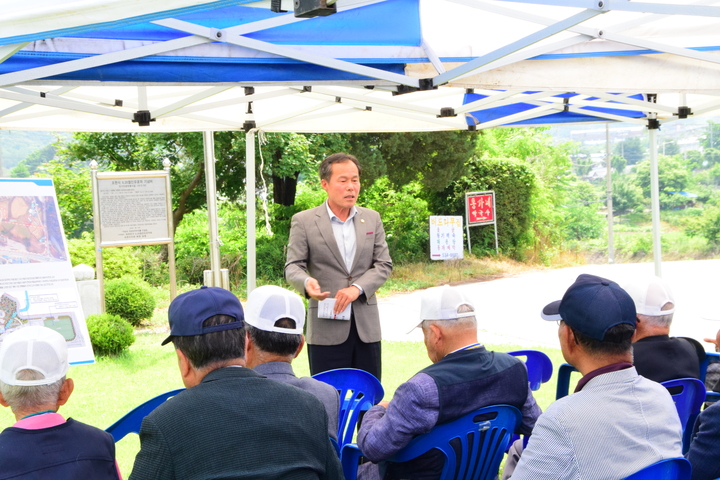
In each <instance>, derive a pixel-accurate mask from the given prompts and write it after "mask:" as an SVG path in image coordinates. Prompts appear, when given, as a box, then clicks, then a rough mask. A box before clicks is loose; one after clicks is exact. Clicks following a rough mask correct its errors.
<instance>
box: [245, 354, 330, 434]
mask: <svg viewBox="0 0 720 480" xmlns="http://www.w3.org/2000/svg"><path fill="white" fill-rule="evenodd" d="M253 370H255V371H256V372H257V373H259V374H260V375H263V376H265V377H267V378H269V379H271V380H277V381H278V382H283V383H287V384H289V385H292V386H294V387H298V388H300V389H302V390H305V391H306V392H309V393H312V394H313V395H315V396H316V397H317V398H318V400H320V401H321V402H322V403H323V405H325V410H326V411H327V416H328V435H330V437H332V438H334V439H335V440H337V430H338V411H339V410H340V395H338V391H337V390H335V387H333V386H332V385H329V384H327V383H325V382H321V381H320V380H315V379H314V378H312V377H302V378H298V377H296V376H295V372H294V371H293V368H292V365H290V364H289V363H287V362H268V363H261V364H260V365H256V366H255V368H253Z"/></svg>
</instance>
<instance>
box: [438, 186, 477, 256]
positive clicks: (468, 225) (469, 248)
mask: <svg viewBox="0 0 720 480" xmlns="http://www.w3.org/2000/svg"><path fill="white" fill-rule="evenodd" d="M465 231H466V232H467V241H468V255H472V248H471V247H470V212H469V211H468V194H467V192H466V193H465ZM430 235H432V232H430Z"/></svg>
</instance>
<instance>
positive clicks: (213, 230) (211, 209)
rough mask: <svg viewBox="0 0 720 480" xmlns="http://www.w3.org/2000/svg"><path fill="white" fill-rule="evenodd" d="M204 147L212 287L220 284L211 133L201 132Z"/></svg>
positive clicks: (213, 146) (213, 151) (218, 240)
mask: <svg viewBox="0 0 720 480" xmlns="http://www.w3.org/2000/svg"><path fill="white" fill-rule="evenodd" d="M203 146H204V147H205V190H206V191H207V210H208V227H209V229H210V270H211V272H212V282H213V283H212V285H208V286H214V287H219V286H220V285H221V283H220V238H219V237H220V234H219V232H218V221H217V217H218V215H217V189H216V186H215V141H214V139H213V132H203Z"/></svg>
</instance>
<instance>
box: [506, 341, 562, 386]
mask: <svg viewBox="0 0 720 480" xmlns="http://www.w3.org/2000/svg"><path fill="white" fill-rule="evenodd" d="M507 353H508V355H512V356H513V357H525V360H523V361H524V362H525V366H526V367H527V371H528V381H529V382H530V389H531V390H533V391H536V390H539V389H540V385H542V384H543V383H545V382H547V381H549V380H550V378H552V373H553V364H552V360H550V357H548V356H547V355H545V354H544V353H543V352H540V351H538V350H516V351H514V352H507ZM521 360H522V358H521Z"/></svg>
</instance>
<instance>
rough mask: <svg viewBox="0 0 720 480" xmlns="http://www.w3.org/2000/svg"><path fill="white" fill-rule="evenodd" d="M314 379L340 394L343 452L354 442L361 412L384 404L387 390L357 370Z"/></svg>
mask: <svg viewBox="0 0 720 480" xmlns="http://www.w3.org/2000/svg"><path fill="white" fill-rule="evenodd" d="M313 378H314V379H316V380H320V381H321V382H325V383H327V384H330V385H332V386H333V387H335V388H336V389H337V391H338V393H339V394H340V411H339V412H338V444H339V446H340V448H342V446H343V445H345V444H347V443H350V442H352V437H353V433H355V426H356V425H357V422H358V418H359V417H360V412H363V411H366V410H369V409H370V407H372V406H373V405H375V404H376V403H378V402H379V401H380V400H382V398H383V396H384V395H385V390H384V389H383V387H382V385H381V384H380V381H379V380H378V379H377V378H375V376H373V375H372V374H370V373H368V372H366V371H364V370H358V369H356V368H338V369H335V370H328V371H326V372H321V373H318V374H315V375H313Z"/></svg>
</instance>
